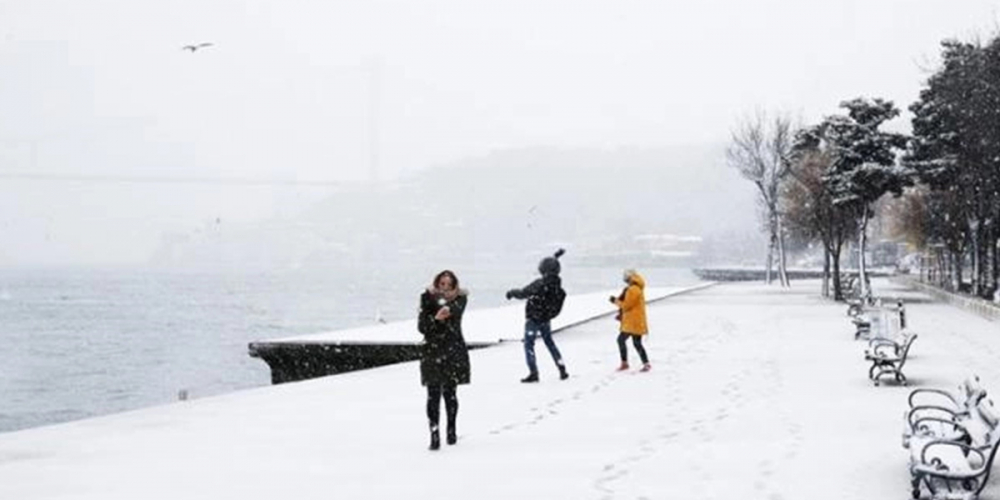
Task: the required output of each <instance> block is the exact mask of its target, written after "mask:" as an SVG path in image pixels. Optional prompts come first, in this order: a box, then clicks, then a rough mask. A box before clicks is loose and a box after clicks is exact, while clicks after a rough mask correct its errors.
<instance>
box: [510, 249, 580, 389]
mask: <svg viewBox="0 0 1000 500" xmlns="http://www.w3.org/2000/svg"><path fill="white" fill-rule="evenodd" d="M565 252H566V251H565V250H563V249H561V248H560V249H559V250H558V251H557V252H556V253H555V255H554V256H552V257H545V258H544V259H542V261H541V262H539V263H538V272H539V273H540V274H541V275H542V277H541V278H538V279H536V280H535V281H532V282H531V283H530V284H529V285H528V286H526V287H524V288H515V289H512V290H508V291H507V300H510V299H511V298H515V299H528V302H527V304H525V306H524V317H525V321H524V358H525V360H526V361H527V363H528V376H527V377H524V378H523V379H521V382H524V383H532V382H538V364H537V363H536V362H535V338H536V337H539V336H541V337H542V341H543V342H545V347H547V348H548V349H549V354H551V355H552V360H553V361H555V363H556V367H558V368H559V378H560V379H562V380H566V379H567V378H569V373H567V372H566V364H565V363H564V362H563V359H562V355H561V354H560V353H559V348H558V347H556V343H555V342H553V341H552V325H551V320H552V318H553V317H555V312H554V311H553V310H552V308H553V307H554V306H553V303H552V300H553V299H552V297H554V295H555V291H556V290H559V289H561V288H562V279H561V278H559V272H560V270H561V266H560V265H559V257H561V256H562V254H563V253H565Z"/></svg>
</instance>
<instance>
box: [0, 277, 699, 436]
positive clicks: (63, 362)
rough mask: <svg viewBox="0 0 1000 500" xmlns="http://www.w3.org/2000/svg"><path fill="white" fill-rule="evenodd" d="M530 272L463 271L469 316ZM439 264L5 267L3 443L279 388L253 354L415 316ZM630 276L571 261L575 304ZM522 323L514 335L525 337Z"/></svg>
mask: <svg viewBox="0 0 1000 500" xmlns="http://www.w3.org/2000/svg"><path fill="white" fill-rule="evenodd" d="M534 265H535V262H533V261H527V260H525V261H523V262H517V263H509V264H500V263H497V262H482V261H481V262H477V263H474V264H468V265H456V266H455V267H454V268H453V269H454V270H455V271H456V273H457V274H458V276H459V279H460V280H461V281H462V286H463V287H466V288H469V289H470V292H471V296H470V297H471V299H470V308H485V307H494V306H498V305H501V304H504V303H506V301H505V300H504V298H503V292H504V291H505V290H507V289H509V288H512V287H515V286H523V285H525V284H527V283H528V282H529V281H530V280H531V279H533V278H534V277H535V274H534ZM438 270H440V269H438V268H437V267H432V265H431V264H420V265H413V264H407V265H393V264H392V263H389V264H380V265H379V266H377V268H373V269H365V268H362V267H359V266H350V267H348V266H345V267H344V268H343V269H330V268H326V269H323V270H304V269H294V270H286V271H280V272H274V271H246V270H220V269H213V270H198V271H193V270H192V271H164V270H149V269H80V268H76V269H70V268H68V269H44V270H41V269H33V270H0V432H5V431H13V430H17V429H24V428H28V427H35V426H39V425H45V424H50V423H56V422H64V421H68V420H75V419H80V418H86V417H90V416H96V415H102V414H107V413H113V412H118V411H123V410H129V409H135V408H141V407H145V406H151V405H157V404H164V403H169V402H172V401H175V400H176V399H177V393H178V391H179V390H181V389H185V390H187V391H188V392H189V394H190V397H192V398H197V397H204V396H209V395H213V394H219V393H224V392H229V391H234V390H238V389H244V388H250V387H257V386H263V385H268V384H269V383H270V373H269V370H268V368H267V365H266V363H264V362H263V361H261V360H258V359H255V358H250V357H249V356H248V355H247V343H248V342H251V341H254V340H263V339H268V338H277V337H284V336H289V335H299V334H308V333H319V332H323V331H330V330H337V329H343V328H349V327H354V326H359V325H365V324H370V323H372V322H374V321H375V317H376V315H381V316H382V317H384V318H385V319H386V320H388V321H394V320H402V319H409V318H410V317H412V316H413V315H414V314H415V312H416V303H417V297H418V294H419V292H420V291H421V290H422V288H423V287H424V286H426V284H427V283H429V281H430V279H431V277H432V276H433V274H434V273H435V272H436V271H438ZM640 271H641V272H642V273H643V274H644V275H645V276H646V278H647V281H648V282H649V285H650V286H680V285H688V284H692V283H695V282H697V278H696V277H695V276H694V275H693V274H692V273H691V272H690V271H689V270H687V269H677V268H650V269H640ZM620 275H621V269H619V268H610V267H608V268H604V267H580V266H574V265H572V261H571V260H568V259H565V258H564V271H563V280H564V286H565V288H566V290H567V292H569V293H570V294H574V293H586V292H592V291H597V290H604V289H613V288H619V287H620ZM520 327H521V325H511V328H514V329H519V328H520Z"/></svg>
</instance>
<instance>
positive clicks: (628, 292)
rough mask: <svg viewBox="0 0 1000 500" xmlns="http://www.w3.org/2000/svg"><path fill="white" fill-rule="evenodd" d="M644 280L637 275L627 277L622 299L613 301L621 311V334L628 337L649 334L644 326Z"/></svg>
mask: <svg viewBox="0 0 1000 500" xmlns="http://www.w3.org/2000/svg"><path fill="white" fill-rule="evenodd" d="M644 288H646V280H644V279H643V278H642V276H640V275H639V273H632V275H631V276H629V283H628V288H626V289H625V298H624V299H615V305H617V306H618V308H619V309H621V311H622V320H621V321H622V325H621V332H622V333H627V334H629V335H645V334H647V333H649V329H648V327H647V326H646V295H645V294H644V293H643V289H644Z"/></svg>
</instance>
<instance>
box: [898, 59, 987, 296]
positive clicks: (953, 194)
mask: <svg viewBox="0 0 1000 500" xmlns="http://www.w3.org/2000/svg"><path fill="white" fill-rule="evenodd" d="M941 56H942V66H941V68H940V69H939V70H938V71H937V72H935V73H934V74H933V75H931V77H930V78H928V80H927V84H926V87H925V88H924V89H923V90H922V91H921V93H920V98H919V100H918V101H917V102H915V103H914V104H912V105H911V106H910V110H911V111H912V112H913V115H914V117H913V138H912V139H911V140H910V144H909V149H908V152H907V155H906V156H905V158H904V163H905V164H906V165H908V166H909V167H911V168H913V169H914V171H915V172H916V174H917V178H918V180H919V181H920V182H921V183H922V184H924V185H926V186H927V187H929V188H930V193H928V201H929V204H931V205H933V206H934V208H935V210H931V211H929V212H928V217H929V219H931V220H929V221H928V224H927V228H928V230H929V231H931V232H932V234H930V235H928V241H932V242H934V243H935V244H938V245H940V246H942V247H944V248H945V249H946V250H947V251H948V257H949V258H948V261H949V264H948V265H949V269H948V271H949V272H948V273H947V274H949V275H950V276H951V277H952V282H951V283H949V285H950V286H951V287H952V288H954V289H960V288H961V287H962V275H963V262H964V261H965V255H966V254H967V253H971V262H972V267H973V269H972V291H973V293H976V294H986V293H987V292H989V291H992V290H993V289H995V288H996V283H997V276H998V272H1000V271H998V269H1000V266H998V265H997V259H998V255H997V241H998V238H1000V231H998V228H997V221H998V220H1000V217H998V215H1000V199H998V193H997V191H998V188H1000V137H998V134H997V130H1000V83H998V82H1000V41H998V40H997V39H994V40H993V41H992V42H991V43H990V44H989V45H987V46H985V47H984V46H982V45H981V44H980V43H978V42H974V43H966V42H959V41H955V40H948V41H945V42H943V43H942V53H941Z"/></svg>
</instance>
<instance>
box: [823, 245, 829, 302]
mask: <svg viewBox="0 0 1000 500" xmlns="http://www.w3.org/2000/svg"><path fill="white" fill-rule="evenodd" d="M823 297H824V298H829V297H830V247H829V246H828V245H827V244H826V242H823Z"/></svg>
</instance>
